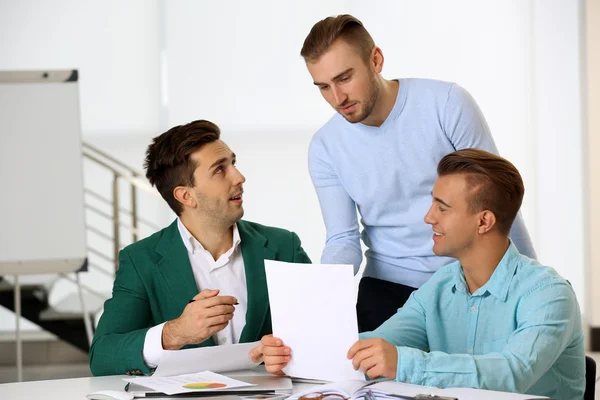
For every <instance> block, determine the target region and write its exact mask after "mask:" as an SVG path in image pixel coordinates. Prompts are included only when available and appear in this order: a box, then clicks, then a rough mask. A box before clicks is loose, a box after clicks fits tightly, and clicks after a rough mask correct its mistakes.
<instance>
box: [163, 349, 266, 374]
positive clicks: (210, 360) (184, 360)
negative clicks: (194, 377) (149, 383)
mask: <svg viewBox="0 0 600 400" xmlns="http://www.w3.org/2000/svg"><path fill="white" fill-rule="evenodd" d="M258 345H260V342H253V343H239V344H229V345H222V346H211V347H198V348H195V349H185V350H167V351H164V352H163V355H162V356H161V358H160V363H159V364H158V367H157V368H156V371H154V374H153V376H154V377H161V376H174V375H181V374H191V373H194V372H199V371H204V370H210V371H213V372H228V371H238V370H243V369H252V368H254V367H256V366H257V365H258V364H257V363H253V362H252V361H250V357H248V353H250V351H251V350H252V349H253V348H255V347H256V346H258Z"/></svg>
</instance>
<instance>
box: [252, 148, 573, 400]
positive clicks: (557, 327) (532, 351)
mask: <svg viewBox="0 0 600 400" xmlns="http://www.w3.org/2000/svg"><path fill="white" fill-rule="evenodd" d="M437 170H438V179H437V180H436V182H435V184H434V187H433V191H432V196H433V201H432V204H431V208H430V209H429V212H428V213H427V215H426V216H425V222H426V223H427V224H429V225H431V226H432V228H433V240H434V246H433V251H434V253H435V254H436V255H438V256H448V257H453V258H456V259H457V260H458V261H456V262H454V263H452V264H449V265H447V266H445V267H443V268H441V269H440V270H439V271H437V272H436V273H435V274H434V275H433V276H432V278H431V279H430V280H429V281H428V282H426V283H425V284H424V285H423V286H421V288H419V289H418V290H417V291H415V292H414V293H413V294H412V295H411V296H410V298H409V299H408V301H407V302H406V304H405V305H404V307H402V308H400V309H399V310H398V312H397V313H396V314H395V315H394V316H392V317H391V318H390V319H388V320H387V321H386V322H384V323H383V324H382V325H381V326H380V327H379V328H377V329H376V330H375V331H372V332H365V333H363V334H361V336H360V338H361V340H359V341H358V342H356V343H355V344H354V345H353V346H352V347H351V348H350V350H349V351H348V358H349V359H351V360H352V363H353V365H354V367H355V368H356V369H359V368H360V370H361V371H363V372H364V373H365V374H366V375H367V376H368V377H370V378H377V377H381V376H383V377H386V378H390V379H395V380H397V381H400V382H409V383H413V384H418V385H427V386H437V387H470V388H481V389H491V390H500V391H509V392H518V393H528V394H535V395H545V396H549V397H552V398H555V399H564V400H568V399H582V398H583V393H584V390H585V353H584V348H583V333H582V328H581V314H580V311H579V306H578V304H577V299H576V298H575V293H574V292H573V289H572V288H571V285H570V284H569V282H567V281H566V280H565V279H563V278H562V277H560V276H559V275H558V273H557V272H556V271H555V270H554V269H552V268H550V267H545V266H542V265H540V263H538V262H537V261H535V260H532V259H530V258H528V257H526V256H524V255H521V254H520V253H519V251H518V250H517V248H516V247H515V245H514V244H513V243H512V242H511V241H510V239H509V237H508V232H509V230H510V227H511V225H512V222H513V220H514V218H515V216H516V215H517V212H518V210H519V208H520V207H521V202H522V199H523V194H524V188H523V181H522V179H521V176H520V174H519V172H518V171H517V169H516V168H515V167H514V166H513V165H512V164H511V163H509V162H508V161H506V160H505V159H503V158H501V157H499V156H496V155H493V154H491V153H488V152H485V151H483V150H475V149H465V150H459V151H457V152H454V153H451V154H449V155H447V156H445V157H444V158H443V159H442V160H441V161H440V163H439V164H438V168H437ZM278 340H279V339H277V338H272V337H266V338H263V349H262V350H263V352H264V354H265V363H266V364H267V368H268V370H269V371H270V372H277V371H279V370H280V369H281V368H283V366H285V365H286V363H287V360H289V356H288V354H290V353H289V351H290V349H289V348H287V347H285V346H279V347H277V346H276V342H277V341H278Z"/></svg>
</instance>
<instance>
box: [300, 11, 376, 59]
mask: <svg viewBox="0 0 600 400" xmlns="http://www.w3.org/2000/svg"><path fill="white" fill-rule="evenodd" d="M338 39H343V40H344V41H346V43H348V44H349V45H351V46H352V47H353V48H355V49H356V51H357V52H358V54H359V55H360V56H361V58H362V59H363V60H364V61H365V62H366V63H368V62H369V59H370V57H371V50H373V47H375V42H374V41H373V38H372V37H371V35H370V34H369V32H368V31H367V30H366V29H365V27H364V25H363V24H362V22H360V21H359V20H358V18H355V17H353V16H352V15H349V14H343V15H338V16H336V17H327V18H325V19H323V20H321V21H319V22H317V23H316V24H315V25H314V26H313V27H312V29H311V30H310V32H309V34H308V36H307V37H306V39H304V45H303V46H302V50H301V51H300V55H301V56H302V57H304V61H306V62H314V61H316V60H318V59H319V58H320V57H321V56H322V55H323V54H324V53H325V52H326V51H327V49H329V46H331V45H332V44H333V42H335V41H336V40H338Z"/></svg>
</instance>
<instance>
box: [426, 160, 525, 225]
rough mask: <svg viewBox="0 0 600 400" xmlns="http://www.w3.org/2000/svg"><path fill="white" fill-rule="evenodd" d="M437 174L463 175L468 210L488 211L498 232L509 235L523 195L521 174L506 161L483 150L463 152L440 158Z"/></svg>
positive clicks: (473, 211) (474, 211)
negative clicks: (492, 216) (491, 213)
mask: <svg viewBox="0 0 600 400" xmlns="http://www.w3.org/2000/svg"><path fill="white" fill-rule="evenodd" d="M437 172H438V175H439V176H446V175H453V174H461V175H465V177H466V181H467V191H468V192H469V195H468V199H467V201H468V203H469V211H470V212H472V213H476V212H480V211H483V210H490V211H491V212H493V213H494V215H495V216H496V225H497V227H498V230H499V231H500V232H501V233H504V234H508V233H509V232H510V228H511V227H512V224H513V222H514V220H515V218H516V216H517V213H518V212H519V209H520V208H521V204H522V203H523V195H524V194H525V187H524V186H523V179H522V178H521V174H520V173H519V171H518V170H517V168H516V167H515V166H514V165H513V164H512V163H511V162H510V161H508V160H506V159H504V158H502V157H500V156H497V155H495V154H492V153H489V152H487V151H484V150H479V149H463V150H458V151H455V152H454V153H450V154H448V155H446V156H445V157H444V158H442V160H441V161H440V162H439V164H438V168H437Z"/></svg>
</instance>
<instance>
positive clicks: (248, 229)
mask: <svg viewBox="0 0 600 400" xmlns="http://www.w3.org/2000/svg"><path fill="white" fill-rule="evenodd" d="M237 225H238V230H239V232H240V241H241V243H240V246H241V249H242V258H243V259H244V270H245V272H246V290H247V291H248V310H247V311H246V325H245V326H244V329H243V330H242V333H241V336H240V343H247V342H253V341H256V340H260V337H261V334H262V333H263V331H264V327H265V324H266V323H267V322H268V318H269V293H268V292H267V275H266V273H265V262H264V260H265V259H266V260H274V259H275V257H276V254H275V252H274V251H272V250H271V249H269V248H267V243H268V242H267V238H266V237H265V236H263V235H262V234H260V233H259V232H257V231H256V230H255V229H254V228H252V226H250V225H248V224H247V223H246V222H244V221H239V222H238V224H237Z"/></svg>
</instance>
